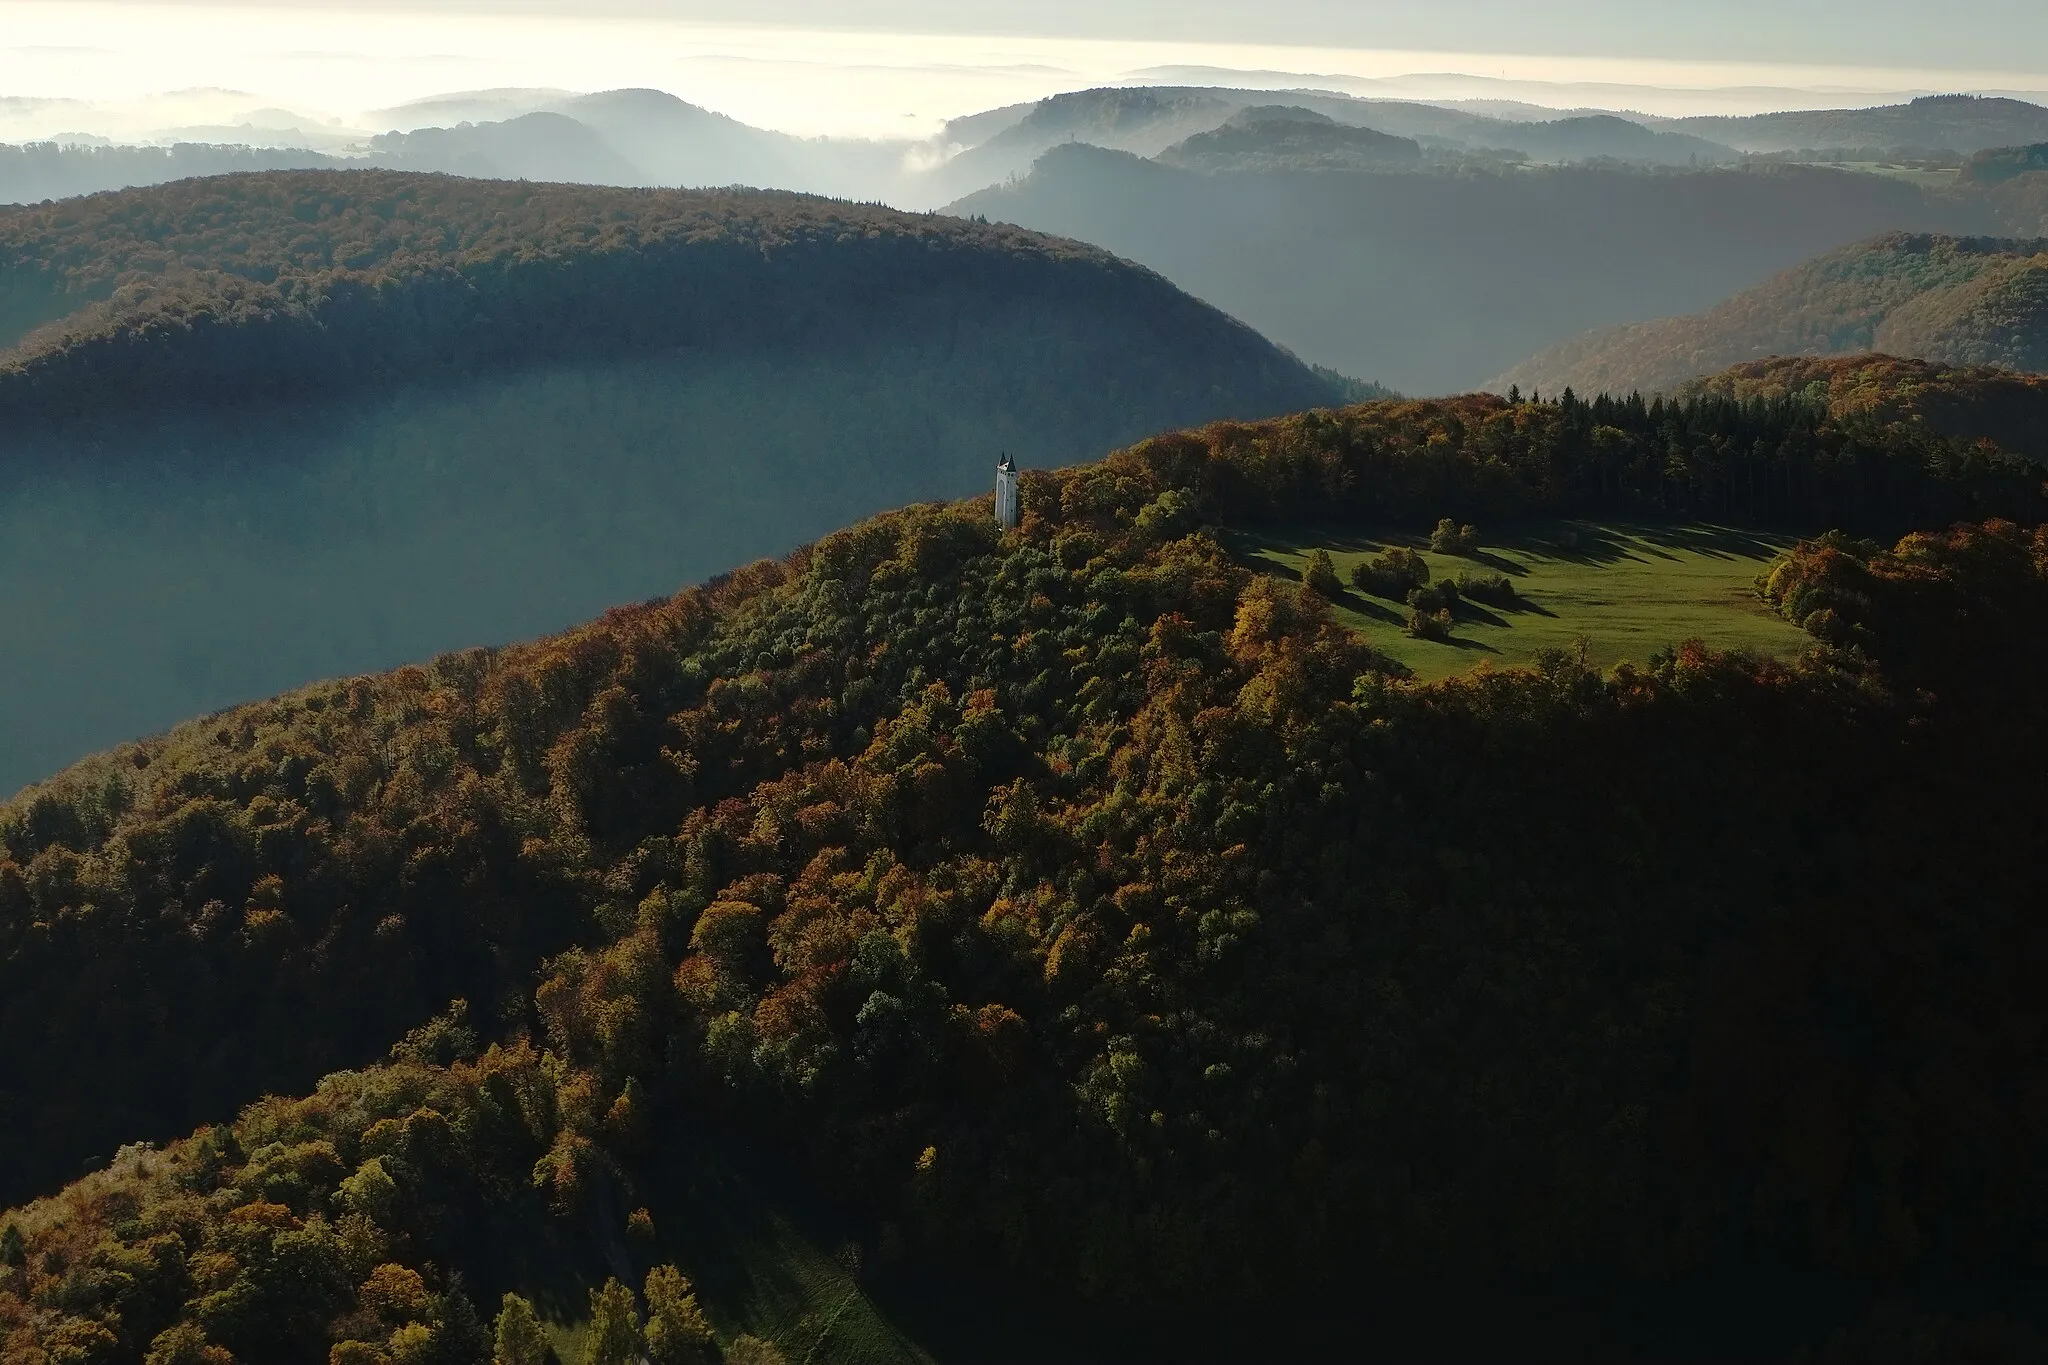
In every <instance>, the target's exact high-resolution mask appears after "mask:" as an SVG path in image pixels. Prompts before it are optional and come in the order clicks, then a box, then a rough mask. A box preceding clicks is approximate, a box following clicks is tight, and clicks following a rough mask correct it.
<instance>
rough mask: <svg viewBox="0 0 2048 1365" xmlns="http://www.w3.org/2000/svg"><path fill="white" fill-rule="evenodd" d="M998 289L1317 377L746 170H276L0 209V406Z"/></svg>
mask: <svg viewBox="0 0 2048 1365" xmlns="http://www.w3.org/2000/svg"><path fill="white" fill-rule="evenodd" d="M1019 297H1026V298H1029V299H1031V300H1032V301H1033V303H1034V304H1035V305H1036V306H1039V307H1041V308H1044V307H1051V306H1055V305H1057V304H1058V303H1059V302H1060V301H1062V300H1066V301H1081V300H1085V301H1087V302H1088V303H1089V304H1090V305H1091V306H1093V307H1098V308H1102V307H1115V308H1118V309H1121V310H1122V311H1125V312H1127V313H1129V314H1130V315H1132V316H1133V317H1134V318H1137V319H1141V320H1143V322H1144V323H1145V324H1146V325H1148V326H1150V327H1152V328H1154V329H1155V330H1157V331H1159V332H1160V333H1161V334H1162V335H1175V337H1176V340H1177V341H1182V342H1184V343H1185V344H1186V345H1191V346H1194V345H1204V344H1206V345H1210V346H1220V347H1221V348H1222V349H1223V351H1224V353H1225V355H1224V356H1221V357H1218V358H1227V359H1228V360H1229V361H1230V362H1231V363H1233V364H1234V365H1236V366H1238V367H1239V368H1240V369H1241V370H1242V371H1243V373H1244V375H1245V376H1246V378H1245V382H1246V383H1247V385H1251V384H1256V383H1259V382H1264V383H1266V384H1268V385H1270V386H1271V387H1272V388H1273V389H1274V391H1275V396H1276V398H1278V399H1282V400H1283V401H1279V402H1276V405H1275V406H1276V407H1287V406H1299V405H1301V404H1303V403H1312V402H1315V401H1318V400H1319V399H1321V398H1323V397H1325V396H1326V395H1325V394H1324V392H1323V390H1322V389H1321V388H1320V387H1319V386H1318V384H1317V383H1316V381H1314V380H1313V378H1312V377H1310V376H1309V375H1308V374H1307V373H1306V371H1305V370H1304V369H1303V368H1302V367H1301V366H1299V365H1298V364H1297V363H1295V362H1293V361H1292V360H1291V358H1289V357H1286V356H1284V355H1283V354H1281V353H1280V352H1278V351H1277V350H1275V349H1274V348H1272V347H1271V346H1270V345H1268V344H1267V343H1265V342H1264V341H1263V340H1262V339H1260V338H1259V337H1258V336H1257V335H1256V334H1254V333H1253V332H1251V331H1250V329H1248V328H1245V327H1243V326H1241V325H1239V324H1235V323H1232V322H1230V321H1229V320H1228V319H1225V318H1223V317H1222V316H1221V315H1219V314H1217V313H1215V312H1214V310H1212V309H1209V308H1207V307H1206V306H1205V305H1203V304H1201V303H1198V302H1197V301H1195V300H1193V299H1190V298H1188V297H1187V296H1186V295H1184V294H1182V293H1180V292H1179V291H1178V290H1176V289H1174V288H1173V287H1172V286H1171V285H1168V284H1167V283H1166V282H1165V281H1163V280H1161V279H1159V278H1158V277H1157V276H1155V275H1152V274H1150V273H1149V272H1146V271H1143V270H1139V269H1135V268H1133V267H1131V266H1129V265H1128V264H1126V263H1124V262H1121V261H1118V260H1116V259H1115V258H1114V257H1112V256H1110V255H1108V254H1107V253H1105V252H1101V251H1098V250H1096V249H1094V248H1091V247H1087V246H1083V245H1081V244H1079V243H1075V242H1068V241H1062V240H1059V239H1056V238H1049V237H1045V236H1042V235H1039V234H1037V233H1031V232H1025V231H1021V230H1019V229H1015V228H1009V227H1001V226H991V225H988V224H981V223H970V222H965V221H961V220H956V219H948V218H940V217H936V216H931V215H916V214H904V213H899V212H896V211H894V210H891V209H886V208H882V207H880V206H874V205H859V204H852V203H846V202H841V201H836V200H826V199H818V198H812V197H808V196H801V195H794V194H786V193H780V192H768V191H747V190H724V191H657V190H620V189H600V188H594V187H589V186H567V185H535V184H527V183H523V182H503V181H475V180H464V179H460V178H455V177H448V176H436V175H418V174H408V173H401V172H384V171H303V172H290V171H286V172H269V173H263V174H254V175H238V176H227V177H218V178H213V179H201V180H193V181H184V182H179V183H176V184H171V185H165V186H159V187H155V188H149V189H138V190H127V191H122V192H119V193H116V194H108V195H95V196H91V197H88V198H85V199H79V200H69V201H64V202H61V203H56V204H48V205H40V206H35V207H31V208H25V209H16V210H9V211H5V212H0V308H4V309H5V312H6V314H8V315H9V316H0V341H12V342H13V343H14V344H13V346H12V348H11V349H10V350H7V351H0V416H4V417H5V418H6V420H7V421H8V422H9V423H10V424H11V425H13V426H14V427H15V428H16V430H17V431H19V430H20V429H21V428H22V427H23V426H24V425H25V424H28V423H32V422H35V423H40V422H51V421H62V420H65V419H72V418H77V417H79V416H82V415H88V414H89V415H91V416H93V417H94V418H95V419H102V420H103V419H106V418H108V417H109V416H110V415H116V414H117V413H118V411H119V410H120V409H129V410H141V411H148V412H151V413H161V412H164V411H166V410H175V409H178V408H189V407H193V406H199V407H227V406H230V405H235V404H245V403H248V402H252V401H262V400H265V399H281V398H305V397H310V396H318V395H322V394H328V393H334V392H347V391H349V390H352V389H357V388H362V387H367V386H379V385H390V384H395V383H408V382H422V381H433V380H446V379H451V378H459V377H463V376H467V375H472V374H477V373H484V372H489V371H492V370H500V369H505V368H508V367H511V366H516V365H521V364H532V363H538V362H545V361H555V360H564V359H584V358H600V359H601V358H606V357H617V356H625V355H632V354H636V353H643V352H646V351H649V350H662V349H674V348H694V349H700V350H711V349H714V348H715V349H717V350H719V351H721V352H723V353H726V354H731V353H733V352H735V351H738V350H741V349H744V348H749V347H751V348H757V349H763V350H768V351H771V352H772V351H773V350H775V349H776V348H778V347H783V348H787V347H789V346H792V345H795V344H796V343H798V342H799V341H802V342H803V343H804V344H807V345H811V346H816V345H820V344H830V343H837V344H840V345H843V346H858V345H860V344H862V342H863V340H864V339H865V338H866V337H867V335H868V332H869V329H870V328H871V326H872V322H871V319H872V318H873V317H875V316H885V317H888V318H890V319H891V320H892V321H902V322H907V323H915V322H916V321H917V319H918V317H919V316H920V310H922V313H924V314H928V315H929V317H928V318H927V321H929V322H930V323H931V324H932V326H933V328H934V329H935V330H940V329H942V327H943V324H944V323H945V320H946V318H947V317H950V316H951V315H952V314H953V313H954V312H956V311H958V310H960V309H962V308H971V307H973V306H974V305H975V304H976V303H977V302H979V303H980V304H981V305H982V306H983V307H985V308H987V309H989V310H993V309H995V308H997V307H999V306H1000V305H1001V304H1002V303H1004V302H1005V301H1008V300H1012V299H1016V298H1019ZM10 324H11V327H10ZM24 331H25V332H26V334H25V335H23V334H22V333H23V332H24ZM1197 359H1199V357H1198V358H1197ZM1290 386H1291V387H1290Z"/></svg>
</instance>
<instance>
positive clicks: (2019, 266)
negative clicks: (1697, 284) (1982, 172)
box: [1487, 233, 2048, 393]
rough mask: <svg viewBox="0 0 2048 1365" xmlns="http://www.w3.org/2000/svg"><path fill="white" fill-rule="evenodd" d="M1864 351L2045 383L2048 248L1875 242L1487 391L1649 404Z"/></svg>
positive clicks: (1563, 349)
mask: <svg viewBox="0 0 2048 1365" xmlns="http://www.w3.org/2000/svg"><path fill="white" fill-rule="evenodd" d="M1864 351H1882V352H1885V353H1887V354H1892V355H1900V356H1908V357H1913V358H1917V359H1924V360H1938V361H1942V362H1945V363H1948V364H1954V365H1965V366H1968V365H1997V366H2002V367H2004V368H2006V369H2013V370H2048V239H2043V240H2039V241H2007V240H1998V239H1987V238H1954V237H1934V236H1915V235H1907V234H1903V233H1900V234H1892V235H1888V236H1885V237H1880V238H1876V239H1875V240H1872V241H1869V242H1863V243H1859V244H1857V245H1855V246H1852V247H1846V248H1844V249H1842V250H1840V251H1836V252H1831V253H1829V254H1828V255H1826V256H1822V257H1820V258H1819V259H1817V260H1814V261H1809V262H1807V263H1806V264H1804V265H1801V266H1797V267H1794V268H1793V269H1791V270H1787V271H1785V272H1783V273H1782V274H1779V275H1777V276H1775V277H1774V278H1772V279H1770V280H1768V281H1766V282H1765V283H1763V284H1760V285H1758V286H1757V287H1755V288H1754V289H1749V290H1745V291H1744V292H1742V293H1740V294H1737V295H1736V296H1735V297H1733V298H1731V299H1728V300H1727V301H1725V302H1723V303H1720V304H1717V305H1716V306H1715V307H1713V308H1711V309H1709V310H1708V311H1706V312H1705V313H1701V314H1698V315H1695V316H1692V317H1680V318H1666V319H1663V320H1661V321H1658V322H1645V323H1637V324H1633V325H1629V326H1624V327H1616V328H1610V329H1607V330H1604V331H1600V332H1594V333H1591V334H1589V335H1586V336H1583V337H1578V338H1575V339H1573V340H1571V341H1568V342H1564V343H1562V344H1560V345H1558V346H1555V347H1552V348H1550V349H1548V350H1546V351H1543V352H1540V353H1538V354H1537V355H1535V356H1532V357H1530V358H1529V359H1527V360H1525V361H1523V362H1522V363H1521V364H1519V365H1517V366H1515V367H1514V368H1513V369H1510V370H1508V371H1507V372H1506V373H1504V374H1502V375H1500V376H1499V377H1498V378H1496V379H1494V380H1492V381H1491V382H1490V383H1489V384H1488V385H1487V387H1488V388H1490V389H1493V390H1495V391H1497V392H1506V390H1507V389H1508V387H1509V386H1510V385H1517V386H1520V387H1522V388H1524V389H1537V390H1542V391H1545V392H1555V391H1557V390H1558V389H1561V388H1564V387H1565V386H1567V385H1570V386H1572V387H1574V388H1577V389H1580V390H1583V391H1585V392H1588V393H1594V392H1606V393H1628V392H1630V391H1631V390H1641V391H1642V392H1645V393H1651V392H1658V391H1662V390H1667V389H1671V388H1673V387H1675V386H1677V385H1680V384H1683V383H1685V382H1686V381H1687V380H1689V379H1694V378H1698V377H1699V376H1702V375H1706V374H1711V373H1713V372H1714V371H1717V370H1721V369H1724V368H1726V367H1727V366H1730V365H1734V364H1738V363H1740V362H1743V361H1748V360H1755V359H1760V358H1762V357H1765V356H1770V355H1820V356H1827V355H1853V354H1857V353H1860V352H1864Z"/></svg>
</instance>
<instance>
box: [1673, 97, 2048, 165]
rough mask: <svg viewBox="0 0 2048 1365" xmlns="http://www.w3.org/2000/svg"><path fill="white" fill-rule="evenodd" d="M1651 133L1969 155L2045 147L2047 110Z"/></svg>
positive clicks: (1793, 115) (1863, 112) (1928, 111)
mask: <svg viewBox="0 0 2048 1365" xmlns="http://www.w3.org/2000/svg"><path fill="white" fill-rule="evenodd" d="M1654 122H1655V123H1656V125H1657V126H1659V127H1662V128H1668V129H1670V130H1672V131H1674V132H1680V133H1689V134H1691V135H1693V136H1695V137H1703V138H1708V139H1710V140H1712V141H1714V142H1719V143H1725V144H1726V145H1728V146H1730V147H1734V148H1736V149H1737V150H1739V151H1744V152H1790V151H1801V150H1806V149H1815V150H1818V149H1824V148H1828V147H1899V148H1908V147H1911V148H1923V149H1927V150H1945V151H1953V152H1964V153H1968V152H1975V151H1979V150H1981V149H1983V148H1985V147H2008V146H2013V145H2015V144H2020V143H2029V142H2048V108H2044V107H2042V106H2041V105H2038V104H2029V103H2027V102H2026V101H2025V100H2014V99H1997V98H1979V97H1977V96H1974V95H1928V96H1924V97H1922V98H1920V99H1916V100H1914V101H1913V102H1912V103H1910V104H1893V105H1884V106H1881V107H1879V108H1875V109H1812V110H1796V111H1793V112H1790V113H1778V114H1756V115H1752V116H1750V117H1747V118H1721V117H1707V118H1681V119H1659V120H1655V121H1654Z"/></svg>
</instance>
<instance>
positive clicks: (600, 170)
mask: <svg viewBox="0 0 2048 1365" xmlns="http://www.w3.org/2000/svg"><path fill="white" fill-rule="evenodd" d="M370 155H371V159H372V160H373V161H374V162H375V163H376V164H378V165H381V166H386V167H389V168H390V169H392V170H400V171H440V172H444V173H447V174H450V175H464V176H471V177H473V178H476V179H480V180H552V181H564V182H580V183H583V184H592V185H635V184H640V183H642V182H643V180H645V179H646V176H645V173H644V172H643V171H642V170H641V169H640V167H638V166H637V165H635V164H634V163H633V162H631V161H629V160H628V159H627V158H626V157H624V156H623V155H621V154H620V153H619V152H618V151H617V150H615V149H614V148H613V147H612V145H611V144H610V143H609V142H608V141H607V140H606V139H605V138H604V136H603V135H602V134H600V133H599V132H598V131H597V130H596V129H594V128H591V127H589V126H588V125H586V124H584V123H581V122H578V121H577V120H576V119H573V118H570V117H568V116H567V115H565V114H555V113H533V114H521V115H519V116H518V117H517V118H511V119H506V120H504V121H502V122H499V123H478V124H469V123H464V124H458V125H457V126H456V127H453V128H421V129H418V130H416V131H414V132H410V133H386V134H384V135H383V136H381V137H377V138H373V139H372V140H371V142H370Z"/></svg>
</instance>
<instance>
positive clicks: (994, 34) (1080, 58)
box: [0, 0, 2048, 141]
mask: <svg viewBox="0 0 2048 1365" xmlns="http://www.w3.org/2000/svg"><path fill="white" fill-rule="evenodd" d="M1168 66H1196V67H1218V68H1234V69H1238V70H1245V71H1278V72H1291V73H1304V74H1322V75H1329V76H1332V77H1349V78H1376V79H1385V78H1389V77H1401V76H1409V75H1414V74H1416V73H1443V72H1465V73H1469V74H1473V75H1479V76H1485V77H1491V78H1495V79H1508V80H1516V81H1524V82H1530V81H1534V82H1597V83H1606V84H1610V85H1615V86H1621V87H1628V88H1627V89H1622V90H1618V91H1602V90H1599V89H1587V88H1584V87H1581V88H1577V89H1572V90H1564V91H1561V92H1558V94H1557V97H1556V98H1555V99H1548V98H1543V97H1542V94H1541V92H1538V93H1537V94H1536V95H1535V96H1532V95H1530V94H1529V93H1528V92H1526V91H1523V92H1510V91H1503V92H1500V93H1504V94H1518V96H1519V97H1522V98H1535V99H1537V102H1543V103H1557V104H1570V103H1583V104H1601V105H1606V106H1610V107H1627V108H1636V109H1641V110H1644V111H1646V112H1652V113H1672V114H1679V113H1693V112H1748V111H1749V110H1748V109H1736V108H1731V107H1727V100H1728V98H1734V99H1735V100H1736V102H1737V103H1738V104H1740V103H1742V102H1743V101H1747V102H1748V104H1750V105H1752V106H1754V107H1756V108H1763V107H1790V106H1793V105H1802V104H1803V105H1806V106H1809V107H1810V106H1813V105H1815V104H1827V103H1837V102H1839V103H1870V102H1872V99H1871V98H1855V97H1853V96H1854V95H1855V92H1873V93H1875V92H1912V91H1925V90H2019V91H2043V90H2048V0H2035V3H2027V4H2022V3H2018V2H2017V0H1949V3H1947V4H1945V5H1943V6H1941V7H1939V8H1938V9H1937V8H1935V7H1932V6H1928V5H1926V4H1924V3H1913V4H1908V3H1905V2H1904V0H1715V2H1714V3H1689V4H1673V3H1658V0H1553V2H1552V3H1548V4H1545V5H1543V6H1540V7H1537V6H1531V5H1529V4H1527V3H1526V0H1429V3H1413V2H1412V0H1401V2H1400V3H1387V2H1385V0H1382V2H1381V3H1371V2H1370V0H1366V2H1363V3H1361V0H1259V3H1256V4H1248V3H1244V0H1037V3H1034V4H1031V5H1028V6H1025V5H990V4H972V3H962V2H961V0H951V2H950V3H939V0H865V2H864V3H848V2H847V0H832V2H829V3H828V0H689V2H688V3H682V2H680V0H584V3H580V4H576V5H573V6H571V5H567V4H564V3H562V0H403V3H400V0H353V3H351V4H349V5H348V7H346V8H343V7H339V6H337V5H336V4H334V3H333V2H332V0H207V2H206V3H199V2H198V0H189V2H188V0H0V140H5V141H14V140H19V139H21V138H24V137H29V136H47V135H52V134H55V133H59V132H63V131H101V130H102V129H104V130H107V131H114V132H116V133H117V134H118V132H119V131H120V129H119V128H117V127H116V125H121V126H122V127H127V128H130V129H131V130H133V129H142V128H160V127H165V126H171V125H179V124H194V125H197V124H205V123H209V122H228V123H233V122H237V121H238V120H240V119H242V118H243V117H244V116H245V115H247V114H248V113H249V112H250V111H252V110H255V109H259V108H262V107H264V106H276V107H280V108H283V109H286V110H289V111H292V112H293V113H294V114H295V115H300V116H306V117H317V118H320V119H324V120H325V119H331V120H335V121H336V126H338V127H339V126H350V127H353V126H357V125H358V124H360V122H361V119H362V116H363V115H364V114H365V113H366V111H372V110H377V109H381V108H385V107H388V106H390V105H395V104H398V103H401V102H403V101H407V100H413V99H418V98H421V97H424V96H428V95H433V94H439V93H444V92H450V91H461V90H477V89H487V88H493V87H501V86H530V87H548V88H557V89H564V90H600V89H612V88H618V87H622V86H649V87H654V88H657V89H663V90H668V91H670V92H672V93H674V94H677V95H680V96H681V97H683V98H685V99H689V100H691V101H693V102H695V103H699V104H703V105H706V106H708V107H710V108H713V109H717V110H719V111H720V112H723V113H728V114H731V115H733V116H734V117H737V118H741V119H744V120H746V121H748V122H750V123H755V124H758V125H762V126H767V127H776V128H782V129H785V130H787V131H791V132H797V133H803V134H820V133H843V134H855V135H862V136H924V135H927V134H928V133H930V132H931V131H933V130H934V129H935V128H936V127H937V125H938V124H939V122H940V121H942V120H943V119H945V118H948V117H952V116H956V115H959V114H963V113H970V112H974V111H976V110H979V109H985V108H990V107H994V106H996V105H1000V104H1006V103H1014V102H1018V101H1023V100H1031V99H1038V98H1042V97H1043V96H1045V95H1047V94H1051V93H1055V92H1057V91H1060V90H1068V89H1075V88H1080V87H1084V86H1087V85H1094V84H1108V83H1114V82H1118V81H1122V80H1126V79H1128V78H1130V77H1132V76H1133V74H1134V73H1142V72H1144V71H1146V70H1147V69H1148V68H1154V67H1168ZM1237 83H1254V82H1252V81H1250V80H1245V81H1239V82H1237ZM1256 83H1268V82H1263V81H1262V82H1256ZM1304 83H1307V82H1304ZM1333 84H1334V82H1333ZM195 87H218V88H221V89H224V90H228V91H234V92H239V93H237V94H236V95H234V96H232V97H222V98H221V99H218V100H213V101H212V102H211V103H209V102H208V101H207V100H206V99H204V98H194V97H184V98H183V100H182V102H179V101H170V102H166V101H164V100H161V99H156V100H148V99H146V98H145V97H150V96H154V95H158V94H160V93H161V92H170V91H189V90H192V89H193V88H195ZM1645 87H1657V88H1659V89H1660V90H1662V91H1663V92H1665V93H1662V94H1660V93H1658V92H1657V91H1656V90H1646V89H1644V88H1645ZM1723 87H1770V89H1767V90H1761V91H1753V92H1750V93H1746V94H1742V95H1739V96H1734V97H1724V98H1721V99H1718V100H1715V99H1705V98H1695V97H1691V96H1687V95H1685V94H1684V93H1683V92H1686V91H1700V90H1707V89H1713V88H1723ZM1336 88H1344V87H1342V86H1341V85H1338V86H1337V87H1336ZM1800 90H1804V91H1809V92H1816V91H1835V92H1848V93H1847V95H1845V96H1844V97H1843V98H1841V99H1839V100H1837V99H1834V98H1832V97H1821V96H1819V95H1813V96H1811V97H1802V96H1800V95H1799V94H1797V93H1796V91H1800ZM1356 92H1357V93H1368V94H1370V93H1385V94H1393V95H1407V96H1411V97H1423V98H1429V97H1446V96H1448V95H1450V94H1454V93H1466V94H1472V93H1482V94H1483V93H1490V92H1485V91H1452V90H1449V89H1444V90H1432V89H1430V88H1426V87H1424V86H1413V87H1402V88H1391V89H1387V90H1384V91H1376V90H1366V89H1362V88H1361V89H1358V90H1357V91H1356ZM1670 92H1679V93H1676V94H1673V93H1670ZM1788 92H1794V93H1788ZM8 96H13V97H34V98H40V99H46V100H47V99H51V98H60V97H61V98H69V99H74V100H81V101H88V102H92V103H93V105H94V106H95V107H94V108H93V109H91V110H86V109H83V108H78V109H68V108H59V109H49V108H41V107H35V106H28V105H24V104H22V103H21V102H20V101H19V99H17V100H16V101H15V102H14V103H13V104H11V105H10V104H9V103H8V101H7V100H6V99H5V97H8ZM2044 98H2048V97H2044ZM264 117H266V118H267V117H268V116H264ZM95 120H97V124H96V126H92V127H88V126H87V125H88V124H94V123H95ZM123 120H127V123H126V124H123V123H122V121H123ZM258 121H259V122H261V121H263V119H262V118H259V120H258ZM273 121H274V120H273Z"/></svg>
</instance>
